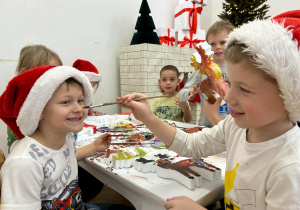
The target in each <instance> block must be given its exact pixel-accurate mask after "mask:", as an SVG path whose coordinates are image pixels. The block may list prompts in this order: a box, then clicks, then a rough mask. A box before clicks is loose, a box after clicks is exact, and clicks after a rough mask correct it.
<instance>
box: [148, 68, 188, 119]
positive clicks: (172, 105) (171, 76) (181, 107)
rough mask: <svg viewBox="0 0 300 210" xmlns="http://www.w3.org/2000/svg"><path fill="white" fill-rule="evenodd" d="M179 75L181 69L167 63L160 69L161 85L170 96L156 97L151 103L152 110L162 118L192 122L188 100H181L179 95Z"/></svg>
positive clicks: (159, 81) (164, 92)
mask: <svg viewBox="0 0 300 210" xmlns="http://www.w3.org/2000/svg"><path fill="white" fill-rule="evenodd" d="M178 77H179V71H178V69H177V68H176V67H175V66H172V65H167V66H164V67H163V68H162V69H161V70H160V79H158V83H159V86H160V87H161V89H162V90H163V95H167V94H168V95H169V96H168V97H163V98H156V99H154V100H153V102H152V103H151V110H152V112H153V113H154V114H155V115H156V116H158V117H159V118H161V119H168V120H174V121H178V122H190V121H191V120H192V114H191V109H190V106H189V104H188V102H187V101H179V100H178V97H177V95H178V93H177V91H176V87H177V86H178V85H179V79H178Z"/></svg>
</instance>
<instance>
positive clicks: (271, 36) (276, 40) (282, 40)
mask: <svg viewBox="0 0 300 210" xmlns="http://www.w3.org/2000/svg"><path fill="white" fill-rule="evenodd" d="M235 41H237V42H238V43H241V44H245V45H246V46H247V48H246V49H245V50H244V52H246V53H247V54H249V55H251V56H253V60H254V62H255V63H254V64H255V66H256V67H257V68H259V69H261V70H263V71H265V72H266V73H267V74H268V75H270V76H271V77H273V78H275V79H276V80H277V83H278V86H279V89H280V91H281V97H282V98H283V100H284V104H285V109H286V110H287V111H288V113H289V117H290V119H291V120H292V121H294V122H295V121H299V120H300V94H299V93H300V85H299V84H300V52H299V50H298V47H297V42H296V41H293V40H292V33H291V31H290V29H287V28H284V26H283V24H282V23H281V24H279V23H277V22H273V21H271V20H257V21H253V22H250V23H247V24H244V25H242V26H241V27H240V28H238V29H235V30H234V31H232V32H231V33H230V34H229V37H228V40H227V45H228V46H229V45H230V44H231V43H232V42H235Z"/></svg>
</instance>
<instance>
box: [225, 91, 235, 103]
mask: <svg viewBox="0 0 300 210" xmlns="http://www.w3.org/2000/svg"><path fill="white" fill-rule="evenodd" d="M224 101H225V102H226V103H228V104H232V105H233V104H234V103H235V96H234V93H233V91H232V90H231V89H230V88H227V90H226V92H225V97H224Z"/></svg>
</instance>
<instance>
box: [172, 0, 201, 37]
mask: <svg viewBox="0 0 300 210" xmlns="http://www.w3.org/2000/svg"><path fill="white" fill-rule="evenodd" d="M202 9H203V8H202V6H201V4H198V3H193V2H190V1H185V2H183V3H182V4H179V5H178V6H176V7H175V22H174V26H175V29H177V30H193V31H194V32H195V31H196V30H200V29H201V27H200V26H201V24H200V14H201V12H202Z"/></svg>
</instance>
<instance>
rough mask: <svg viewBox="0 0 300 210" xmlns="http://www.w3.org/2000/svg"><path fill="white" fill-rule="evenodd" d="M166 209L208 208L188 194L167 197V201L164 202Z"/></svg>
mask: <svg viewBox="0 0 300 210" xmlns="http://www.w3.org/2000/svg"><path fill="white" fill-rule="evenodd" d="M164 207H165V208H166V209H172V210H186V209H188V210H205V209H206V208H204V207H202V206H200V205H199V204H197V203H196V202H195V201H193V200H192V199H190V198H188V197H186V196H176V197H174V198H167V202H166V203H165V204H164Z"/></svg>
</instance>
